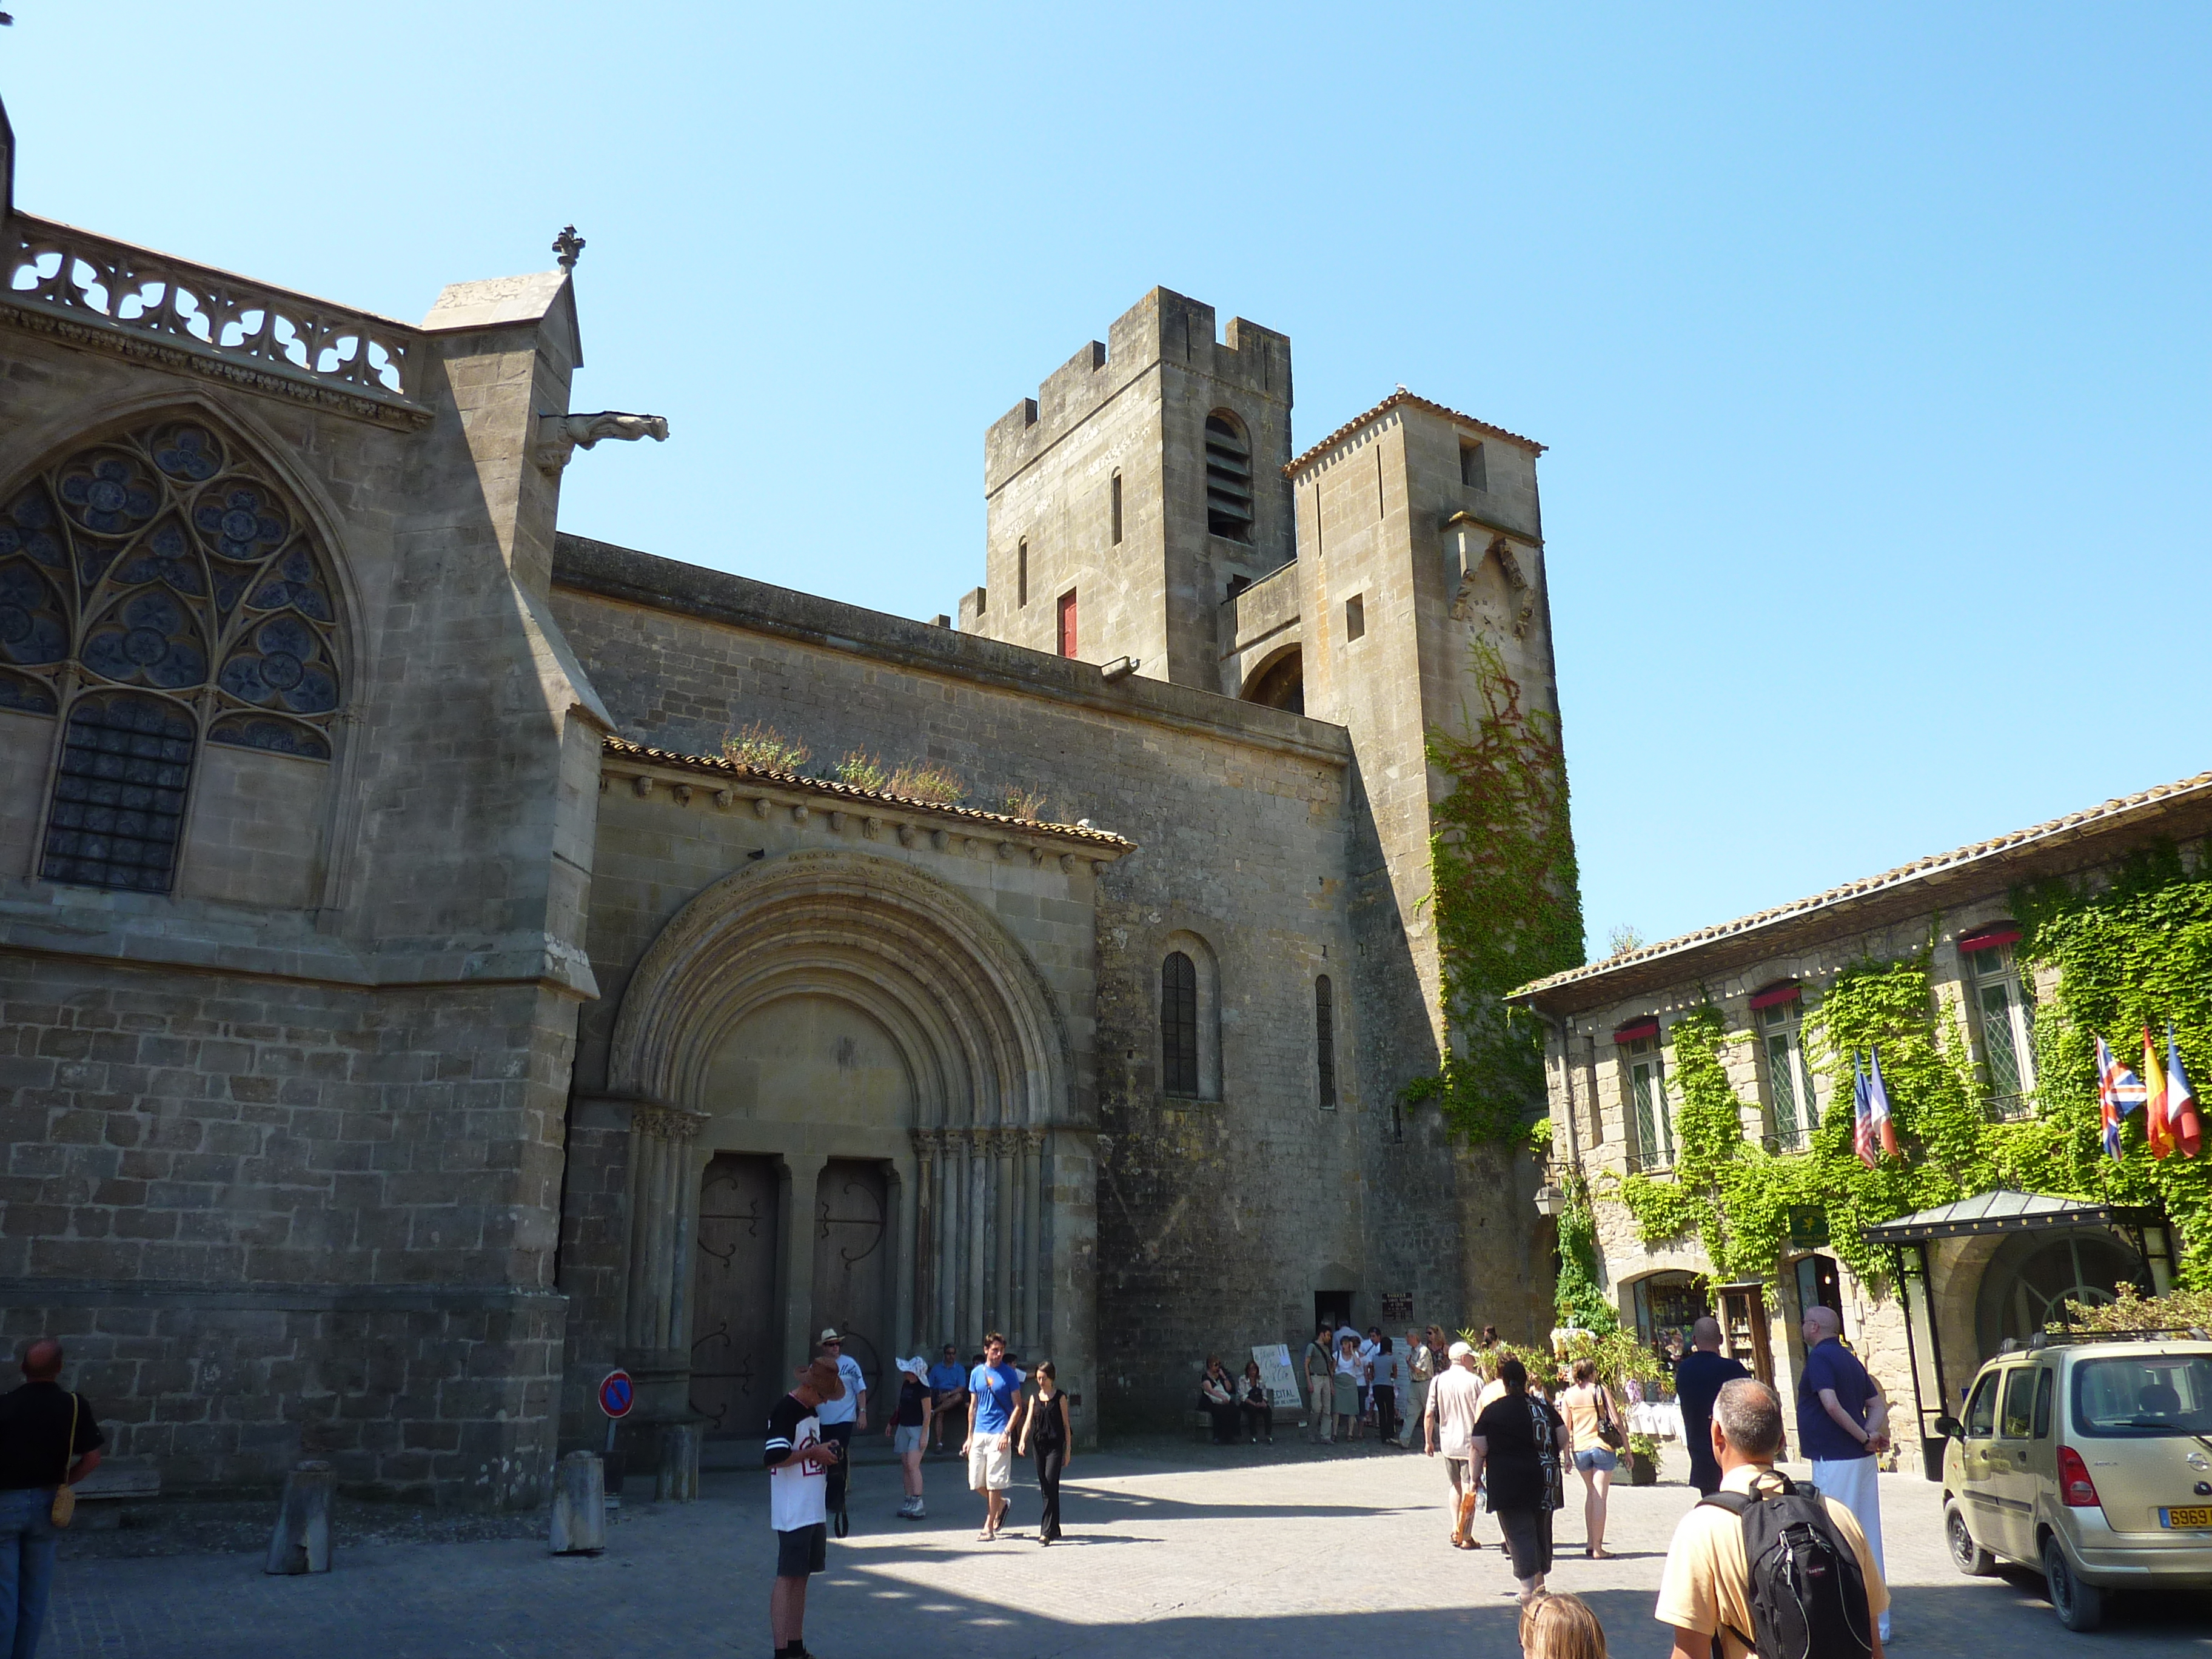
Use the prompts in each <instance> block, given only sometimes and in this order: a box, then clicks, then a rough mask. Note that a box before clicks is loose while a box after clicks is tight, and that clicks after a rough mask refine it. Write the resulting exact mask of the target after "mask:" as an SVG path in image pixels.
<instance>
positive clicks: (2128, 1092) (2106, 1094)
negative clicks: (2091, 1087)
mask: <svg viewBox="0 0 2212 1659" xmlns="http://www.w3.org/2000/svg"><path fill="white" fill-rule="evenodd" d="M2149 1097H2150V1091H2148V1090H2147V1089H2145V1088H2144V1087H2143V1084H2142V1079H2141V1078H2139V1077H2137V1076H2136V1074H2135V1073H2133V1072H2130V1070H2129V1069H2128V1068H2127V1067H2126V1066H2123V1065H2121V1064H2120V1062H2119V1061H2118V1060H2115V1059H2113V1058H2112V1049H2111V1048H2107V1047H2106V1043H2105V1039H2104V1038H2102V1037H2099V1038H2098V1039H2097V1107H2098V1115H2099V1116H2100V1117H2101V1118H2103V1120H2104V1123H2105V1150H2106V1152H2108V1153H2110V1154H2111V1155H2112V1157H2113V1158H2118V1157H2119V1155H2120V1120H2121V1119H2122V1118H2123V1117H2125V1116H2126V1115H2128V1114H2129V1113H2130V1112H2132V1111H2134V1110H2135V1109H2136V1108H2138V1107H2139V1106H2141V1105H2142V1103H2144V1102H2145V1101H2146V1100H2148V1098H2149Z"/></svg>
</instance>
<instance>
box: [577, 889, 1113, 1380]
mask: <svg viewBox="0 0 2212 1659" xmlns="http://www.w3.org/2000/svg"><path fill="white" fill-rule="evenodd" d="M608 1072H609V1079H608V1080H609V1085H610V1092H611V1093H612V1094H615V1095H617V1096H619V1097H626V1098H627V1099H629V1101H630V1102H631V1103H632V1105H631V1148H630V1158H629V1166H630V1176H629V1215H630V1236H629V1282H628V1291H629V1295H628V1306H627V1310H626V1313H625V1319H624V1330H623V1336H624V1346H625V1348H626V1349H627V1350H628V1351H629V1352H632V1353H633V1354H635V1355H637V1356H638V1357H639V1359H640V1361H641V1363H651V1362H650V1361H649V1359H648V1357H649V1356H659V1361H660V1364H661V1365H662V1367H663V1369H664V1370H665V1371H666V1372H667V1373H668V1374H669V1376H670V1377H671V1383H672V1381H673V1377H674V1374H675V1373H676V1372H678V1371H679V1370H684V1369H685V1368H686V1367H688V1363H689V1362H688V1349H689V1346H690V1343H691V1342H692V1341H693V1340H694V1334H693V1322H694V1320H693V1316H694V1312H695V1309H694V1306H693V1303H692V1297H693V1286H692V1284H691V1282H690V1267H691V1263H692V1261H693V1258H694V1256H695V1255H696V1229H697V1218H698V1205H699V1189H700V1184H701V1181H702V1176H703V1175H704V1174H705V1171H706V1169H707V1165H708V1161H709V1160H711V1159H713V1158H716V1157H717V1156H718V1155H757V1156H767V1157H769V1158H773V1159H775V1161H776V1162H777V1164H778V1167H779V1169H780V1171H781V1180H782V1182H783V1190H782V1194H781V1200H780V1202H779V1204H778V1206H776V1207H777V1211H778V1213H779V1215H780V1216H781V1218H782V1220H781V1226H782V1227H783V1228H784V1230H785V1231H784V1233H783V1237H782V1239H781V1246H780V1249H779V1253H778V1256H779V1261H780V1267H779V1273H780V1279H779V1285H780V1290H779V1301H780V1304H781V1314H780V1321H781V1342H780V1345H779V1346H781V1351H782V1354H783V1357H784V1359H785V1361H786V1363H787V1364H788V1363H794V1362H795V1360H796V1358H797V1357H798V1356H799V1354H802V1353H804V1352H805V1351H806V1346H807V1344H808V1342H809V1341H810V1340H811V1336H812V1334H813V1331H812V1328H811V1322H812V1320H813V1319H814V1318H815V1317H816V1316H817V1313H818V1312H819V1308H818V1307H817V1298H816V1294H815V1292H816V1287H815V1285H814V1284H813V1282H812V1281H813V1277H814V1265H815V1263H816V1261H817V1244H818V1243H819V1240H818V1239H817V1237H815V1235H816V1233H817V1230H818V1229H820V1228H822V1227H824V1226H832V1225H838V1222H839V1218H838V1217H836V1216H834V1215H831V1214H829V1212H824V1211H822V1210H821V1209H820V1204H821V1203H822V1202H823V1200H822V1199H821V1197H820V1194H821V1193H822V1192H823V1191H825V1190H828V1188H825V1187H823V1185H822V1184H821V1183H822V1182H823V1179H824V1176H825V1172H826V1171H828V1170H829V1169H830V1168H831V1167H832V1164H833V1161H834V1162H835V1164H836V1165H838V1166H841V1167H845V1168H846V1169H847V1170H848V1174H847V1176H841V1177H840V1178H839V1182H837V1183H836V1188H837V1190H838V1191H840V1192H842V1191H844V1190H845V1189H846V1188H847V1187H848V1186H849V1184H850V1178H849V1177H850V1176H851V1173H852V1171H851V1169H850V1166H852V1165H854V1164H866V1165H872V1166H873V1167H875V1168H876V1169H877V1170H879V1171H880V1173H881V1175H882V1176H883V1178H884V1180H885V1181H886V1182H888V1183H889V1184H888V1187H887V1188H886V1189H885V1190H886V1196H885V1200H884V1201H885V1203H886V1205H887V1206H888V1209H889V1212H890V1217H891V1218H890V1221H889V1222H888V1224H887V1225H889V1226H890V1229H891V1236H892V1238H893V1241H894V1245H893V1257H892V1266H891V1267H890V1285H891V1288H890V1291H887V1292H886V1299H885V1304H884V1310H883V1317H882V1323H883V1324H884V1326H885V1327H887V1328H885V1329H883V1330H882V1331H880V1332H878V1333H876V1334H875V1336H876V1338H877V1340H878V1344H879V1346H885V1347H886V1348H888V1347H889V1346H891V1345H895V1344H904V1343H908V1342H910V1341H914V1340H918V1339H919V1338H921V1335H922V1334H924V1332H926V1331H927V1332H931V1333H933V1337H934V1336H935V1335H942V1336H944V1337H951V1338H953V1339H955V1340H962V1341H963V1342H965V1341H972V1340H975V1338H976V1337H977V1336H979V1335H980V1334H981V1332H982V1331H983V1329H984V1328H986V1326H994V1327H996V1328H1002V1329H1004V1330H1006V1332H1007V1334H1009V1336H1010V1337H1012V1338H1013V1339H1014V1340H1016V1342H1017V1343H1023V1342H1036V1341H1038V1340H1042V1337H1043V1334H1044V1332H1045V1331H1046V1330H1047V1329H1048V1328H1050V1323H1051V1319H1052V1310H1051V1308H1050V1305H1049V1300H1050V1298H1049V1291H1048V1283H1047V1281H1048V1277H1049V1274H1048V1270H1047V1264H1048V1262H1049V1261H1050V1257H1051V1238H1050V1237H1049V1234H1050V1229H1051V1217H1050V1215H1049V1212H1048V1211H1047V1209H1046V1206H1044V1204H1043V1201H1042V1200H1043V1193H1044V1188H1045V1178H1046V1170H1047V1168H1048V1159H1049V1158H1050V1156H1051V1152H1052V1137H1053V1134H1054V1131H1055V1129H1056V1128H1058V1127H1061V1126H1062V1125H1064V1124H1065V1123H1066V1121H1067V1108H1068V1103H1069V1099H1070V1090H1071V1079H1072V1077H1073V1060H1072V1056H1071V1051H1070V1048H1069V1044H1068V1042H1067V1037H1066V1031H1065V1028H1064V1025H1063V1023H1062V1021H1061V1018H1060V1012H1059V1010H1058V1009H1057V1007H1056V1006H1055V1005H1054V999H1053V997H1052V995H1051V993H1050V991H1049V990H1048V987H1046V985H1045V983H1044V981H1043V980H1042V977H1041V975H1039V974H1038V972H1037V970H1036V967H1035V965H1034V964H1033V963H1031V962H1030V959H1029V957H1028V956H1027V955H1026V954H1025V953H1024V951H1023V950H1022V948H1021V947H1020V945H1018V944H1017V943H1016V942H1015V940H1014V939H1012V936H1011V935H1009V934H1008V933H1006V930H1005V928H1004V927H1001V926H1000V924H999V922H998V921H996V920H995V919H994V917H992V916H991V915H989V914H988V913H987V912H986V911H984V910H983V909H982V908H981V907H980V906H978V905H977V904H976V903H975V902H974V901H972V900H971V899H969V897H968V896H966V895H964V894H963V893H962V892H960V891H959V890H957V889H955V888H953V887H951V886H949V885H947V884H945V883H942V882H939V881H936V880H933V879H932V878H929V877H927V876H925V875H923V874H921V873H920V872H917V871H915V869H913V868H912V867H911V866H907V865H904V864H901V863H896V862H894V861H892V860H885V859H880V858H875V857H871V856H868V855H866V854H854V853H848V852H842V851H828V850H825V851H822V852H799V853H793V854H787V855H786V856H784V857H782V858H779V859H775V860H766V861H763V862H761V863H757V864H753V865H749V866H746V867H745V868H744V869H742V870H739V871H738V872H735V873H733V874H732V875H730V876H728V877H726V878H724V879H722V880H721V881H720V882H717V883H715V884H714V885H713V886H711V887H708V888H707V889H706V890H703V891H702V892H701V893H700V894H698V895H697V896H696V897H695V898H693V899H692V900H691V902H690V903H689V904H687V905H685V906H684V908H683V909H682V910H681V911H679V912H678V914H677V915H675V916H674V917H673V918H672V919H671V921H669V923H668V924H667V926H666V927H665V928H664V929H663V930H662V932H661V933H660V935H659V938H657V939H655V940H654V941H653V944H652V945H651V946H650V947H649V948H648V949H647V951H646V952H645V954H644V956H643V957H641V959H640V961H639V963H638V964H637V967H636V969H635V972H634V973H633V974H632V975H631V977H630V981H629V985H628V987H627V988H626V989H625V990H624V992H623V1001H622V1006H621V1010H620V1012H619V1013H618V1014H617V1018H616V1023H615V1028H614V1032H613V1036H612V1041H611V1052H610V1054H609V1066H608ZM833 1207H834V1206H833ZM832 1259H835V1258H832ZM889 1380H890V1379H888V1378H884V1379H882V1381H883V1382H888V1381H889ZM871 1381H872V1383H875V1382H876V1381H877V1379H871Z"/></svg>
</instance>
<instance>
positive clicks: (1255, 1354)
mask: <svg viewBox="0 0 2212 1659" xmlns="http://www.w3.org/2000/svg"><path fill="white" fill-rule="evenodd" d="M1252 1358H1253V1359H1254V1360H1255V1362H1256V1363H1257V1364H1258V1365H1259V1367H1260V1383H1261V1387H1262V1388H1264V1389H1267V1403H1268V1404H1269V1405H1271V1406H1273V1407H1274V1408H1275V1409H1276V1410H1277V1411H1296V1410H1297V1409H1298V1407H1300V1406H1302V1405H1304V1403H1305V1402H1304V1401H1303V1400H1302V1399H1300V1398H1299V1396H1298V1379H1297V1375H1296V1373H1294V1372H1293V1371H1292V1370H1291V1351H1290V1350H1289V1349H1288V1348H1287V1347H1285V1346H1283V1345H1282V1344H1281V1343H1279V1342H1270V1343H1267V1344H1266V1345H1265V1346H1262V1345H1261V1344H1258V1343H1255V1344H1254V1345H1253V1346H1252Z"/></svg>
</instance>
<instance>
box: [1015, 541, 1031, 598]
mask: <svg viewBox="0 0 2212 1659" xmlns="http://www.w3.org/2000/svg"><path fill="white" fill-rule="evenodd" d="M1029 602H1030V538H1028V537H1026V536H1024V537H1023V538H1021V540H1020V541H1019V542H1018V543H1016V544H1015V545H1014V603H1015V604H1016V605H1027V604H1028V603H1029Z"/></svg>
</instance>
